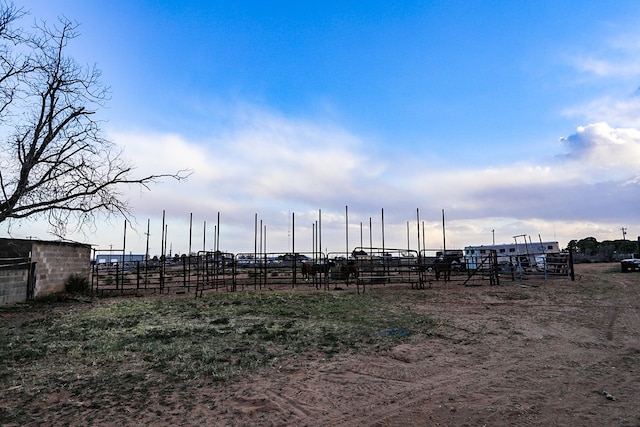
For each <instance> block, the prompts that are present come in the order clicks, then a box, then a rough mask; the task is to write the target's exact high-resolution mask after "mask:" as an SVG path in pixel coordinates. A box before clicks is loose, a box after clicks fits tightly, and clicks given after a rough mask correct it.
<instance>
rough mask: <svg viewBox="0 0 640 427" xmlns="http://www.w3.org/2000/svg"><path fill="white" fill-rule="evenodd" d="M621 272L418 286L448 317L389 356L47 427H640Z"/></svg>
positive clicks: (118, 408)
mask: <svg viewBox="0 0 640 427" xmlns="http://www.w3.org/2000/svg"><path fill="white" fill-rule="evenodd" d="M615 269H616V265H615V264H591V265H589V264H583V265H578V266H576V273H577V277H576V281H575V282H571V281H569V280H567V279H554V280H550V281H547V282H543V281H536V282H535V283H534V281H530V282H523V284H520V283H513V282H504V283H503V284H501V285H500V286H488V285H486V286H478V287H463V286H460V285H455V284H451V285H446V286H445V285H443V284H441V283H440V284H437V285H434V287H433V288H432V289H427V290H424V291H417V290H416V292H428V293H431V294H432V298H430V299H428V302H427V303H421V304H423V305H422V306H420V307H418V309H419V310H421V311H424V312H425V313H427V314H429V315H431V316H433V317H437V318H440V319H446V321H445V322H443V324H442V325H441V326H438V327H437V328H436V329H435V330H434V331H433V333H432V334H429V335H419V334H413V335H410V337H409V340H408V341H407V342H405V343H403V344H401V345H398V346H396V347H394V348H393V349H392V350H391V351H389V352H388V353H384V354H371V353H368V352H364V354H357V355H337V356H335V357H334V358H332V359H328V360H324V359H322V358H318V359H313V358H312V359H308V358H304V359H303V358H301V359H299V360H293V361H283V364H282V366H280V367H278V368H277V369H275V370H268V371H265V372H263V373H261V374H259V375H255V376H253V377H251V378H247V379H245V380H241V381H240V382H236V383H233V384H230V385H223V386H220V385H216V384H208V383H207V382H206V381H200V382H196V383H194V384H193V388H194V390H197V393H195V394H193V395H191V397H190V398H189V399H185V397H184V396H182V395H179V394H176V395H174V396H163V398H162V399H158V404H157V407H155V408H149V410H148V411H146V412H144V413H143V415H142V418H141V415H140V412H139V411H136V417H135V419H132V418H131V417H129V416H128V413H129V412H130V411H128V409H127V408H126V406H124V407H123V406H122V405H114V406H112V407H111V408H105V407H103V408H101V409H100V411H106V412H103V413H101V414H99V415H98V414H95V413H91V411H92V410H91V409H90V408H86V412H84V413H83V412H82V411H81V412H79V414H80V416H81V417H82V418H81V419H75V420H69V419H65V416H64V414H48V416H46V417H45V418H44V419H43V424H44V425H65V424H69V425H83V424H86V420H87V418H85V416H86V417H88V418H91V419H93V420H94V422H95V420H103V421H104V425H107V424H108V425H114V424H120V425H209V426H509V425H513V426H529V425H531V426H640V274H638V273H627V274H622V273H612V271H614V270H615ZM389 291H390V297H393V293H392V290H391V289H390V290H389ZM415 304H416V302H412V301H399V307H401V306H402V305H411V306H412V307H414V308H415ZM52 398H54V399H55V398H64V397H63V396H59V397H52ZM96 424H102V423H101V422H100V421H98V422H97V423H94V425H96Z"/></svg>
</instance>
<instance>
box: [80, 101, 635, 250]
mask: <svg viewBox="0 0 640 427" xmlns="http://www.w3.org/2000/svg"><path fill="white" fill-rule="evenodd" d="M216 133H217V136H216V137H215V138H210V139H208V140H198V141H192V140H189V139H188V138H186V137H184V136H180V135H177V134H172V135H163V134H154V133H151V134H145V133H140V132H132V133H127V132H119V133H113V134H111V135H110V137H111V138H112V139H113V140H114V141H115V142H116V143H117V144H119V145H121V146H123V147H124V148H125V149H126V151H125V155H126V156H127V157H128V158H129V159H130V160H131V161H132V162H133V163H134V164H136V165H137V166H138V169H137V172H138V173H140V174H149V173H158V172H163V173H167V172H175V171H176V170H178V169H192V170H194V174H193V175H192V176H191V177H190V178H189V179H188V180H187V181H186V182H173V181H171V180H166V181H164V182H163V183H160V184H159V185H155V186H152V187H151V192H145V191H142V192H141V191H140V190H139V189H137V188H136V189H133V188H132V189H131V191H130V198H131V203H132V205H133V211H134V213H135V214H136V216H137V220H138V224H137V225H136V230H135V232H134V231H131V230H130V231H129V238H128V241H129V243H128V244H129V245H130V247H131V248H132V249H131V250H134V251H135V250H140V248H144V246H145V240H146V236H145V234H144V232H145V231H146V220H147V218H151V219H152V220H151V223H152V224H151V228H152V232H151V234H152V236H151V240H152V243H151V245H152V246H153V247H159V246H160V243H159V239H160V235H161V229H160V228H161V215H162V211H163V210H165V211H166V221H167V225H168V230H169V236H170V238H169V242H171V243H173V247H174V250H175V251H180V252H186V250H187V244H188V243H187V242H188V236H189V215H190V214H193V218H194V221H193V231H192V233H193V247H194V248H197V249H200V248H201V247H202V244H203V243H202V242H203V237H204V236H203V234H205V230H204V222H205V221H206V223H207V226H206V236H207V237H206V241H207V242H209V244H208V245H207V247H208V248H209V247H210V244H211V242H212V241H213V237H212V235H213V231H214V227H215V225H216V214H217V212H220V213H221V223H222V224H221V230H220V231H221V243H222V245H223V248H224V249H227V250H233V251H251V250H253V244H254V220H255V215H256V214H257V215H258V217H259V219H260V220H262V221H263V226H264V227H266V228H268V241H269V247H270V248H272V249H271V250H287V249H288V248H289V244H290V241H289V239H290V233H291V230H290V221H291V213H292V212H293V213H295V221H296V230H295V234H296V247H297V248H298V250H308V249H310V248H311V239H312V237H311V236H312V224H313V223H314V221H316V220H317V219H318V210H319V209H321V210H322V227H323V249H327V248H328V249H329V250H343V248H344V236H345V231H344V223H345V205H348V206H349V216H350V217H349V223H350V225H351V226H350V245H351V246H356V245H358V244H359V240H360V229H359V224H360V223H361V222H362V223H363V224H364V228H365V230H364V239H365V241H367V243H368V237H369V230H368V224H369V219H370V218H372V220H373V229H372V235H373V239H374V245H375V244H379V243H380V237H381V231H380V229H381V224H380V223H381V219H380V215H381V209H383V208H384V210H385V227H386V230H387V233H389V234H387V235H386V240H387V241H386V244H387V247H388V246H392V245H396V246H398V247H405V246H406V242H407V237H406V222H407V221H410V222H411V224H412V227H414V226H415V217H416V209H417V208H418V209H420V212H421V219H422V221H425V223H426V227H427V241H429V242H433V245H434V246H437V244H438V243H437V242H440V241H441V236H442V234H441V230H440V225H441V218H440V214H441V209H443V208H444V209H445V210H446V213H447V228H448V230H449V231H448V235H447V242H448V243H447V245H448V246H449V247H463V246H465V245H468V244H481V243H488V242H490V240H489V239H490V237H491V234H492V233H491V230H495V234H496V235H497V236H500V239H499V240H500V241H509V238H510V237H511V236H513V235H516V234H523V233H527V234H530V235H533V236H537V234H541V235H542V238H543V239H545V240H548V239H551V238H552V236H558V237H557V238H558V239H559V240H561V239H566V241H564V240H561V242H562V243H561V244H566V242H567V241H568V240H570V239H573V238H578V239H579V238H583V237H586V236H587V235H594V236H595V237H597V238H599V239H600V240H602V239H605V238H616V237H617V236H616V235H615V230H616V229H618V228H619V227H620V226H625V227H627V228H628V230H629V233H630V235H633V233H635V232H634V231H633V230H634V227H637V228H638V234H640V223H639V222H638V219H637V209H636V208H635V207H637V205H638V200H639V199H640V185H639V184H640V176H639V174H638V171H640V131H638V130H636V129H633V128H615V127H612V126H610V125H608V124H607V123H594V124H590V125H587V126H582V127H579V128H578V129H577V130H576V132H575V133H574V134H573V135H570V136H567V137H566V138H563V139H562V144H561V145H559V146H558V154H557V155H556V156H555V157H553V156H552V155H547V156H546V158H547V159H552V160H551V161H549V160H547V161H545V160H544V158H542V157H541V158H540V159H531V161H528V162H518V163H514V162H509V159H508V158H505V164H503V165H499V164H498V165H495V166H493V167H491V168H481V169H467V168H462V167H460V168H458V167H452V166H449V167H448V168H443V167H442V166H440V167H438V168H434V167H433V166H432V165H431V164H428V162H427V161H424V160H422V159H421V158H411V159H410V160H408V161H406V162H405V161H398V160H396V159H393V158H389V157H380V156H377V155H376V152H377V151H376V149H375V146H374V145H373V144H371V143H370V142H369V141H367V140H365V139H363V138H361V137H359V136H358V135H354V134H353V133H350V132H348V131H347V130H345V129H343V128H340V127H339V126H336V125H334V124H326V123H315V122H312V121H310V120H299V119H288V118H286V117H283V116H280V115H276V114H272V113H268V112H260V111H255V110H254V111H253V113H252V114H248V113H245V115H244V116H243V119H242V120H238V121H235V122H232V123H231V124H229V125H228V126H227V127H225V128H224V129H217V130H216ZM563 146H564V148H565V149H566V150H567V151H566V152H565V153H564V154H560V149H561V148H562V147H563ZM547 154H548V153H547ZM408 163H410V164H411V167H410V168H409V167H407V166H406V165H407V164H408ZM114 223H116V224H115V226H114V227H105V228H104V229H101V230H98V232H96V234H95V239H94V238H93V237H90V238H88V239H87V238H86V237H83V236H80V237H78V238H77V239H78V240H85V241H86V240H89V241H91V242H97V243H101V244H102V246H103V247H104V246H105V245H106V247H108V246H109V244H113V245H118V244H119V242H120V241H121V239H120V237H119V236H121V229H122V224H121V223H120V222H119V221H114ZM609 232H611V233H613V235H607V233H609ZM412 233H413V231H412ZM585 233H587V234H585ZM598 233H601V234H598ZM392 234H393V235H392ZM69 237H70V238H73V236H69ZM413 240H415V239H413V238H411V239H410V241H413ZM376 242H377V243H376ZM429 246H431V243H430V244H429ZM114 247H115V246H114ZM133 248H137V249H133ZM276 248H277V249H276ZM300 248H304V249H300Z"/></svg>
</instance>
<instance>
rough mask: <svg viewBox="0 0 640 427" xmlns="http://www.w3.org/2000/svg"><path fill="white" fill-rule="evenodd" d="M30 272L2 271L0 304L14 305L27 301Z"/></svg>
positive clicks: (0, 272) (0, 276)
mask: <svg viewBox="0 0 640 427" xmlns="http://www.w3.org/2000/svg"><path fill="white" fill-rule="evenodd" d="M28 280H29V270H28V269H22V270H16V269H6V270H5V269H3V270H0V304H12V303H16V302H25V301H26V300H27V282H28Z"/></svg>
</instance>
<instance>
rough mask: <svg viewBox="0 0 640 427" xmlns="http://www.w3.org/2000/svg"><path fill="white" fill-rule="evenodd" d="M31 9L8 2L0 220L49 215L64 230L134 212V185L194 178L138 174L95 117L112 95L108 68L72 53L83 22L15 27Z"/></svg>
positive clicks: (1, 48)
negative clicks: (130, 193) (130, 198)
mask: <svg viewBox="0 0 640 427" xmlns="http://www.w3.org/2000/svg"><path fill="white" fill-rule="evenodd" d="M23 15H24V13H23V12H22V10H21V9H17V8H16V7H14V6H13V5H9V4H5V3H2V4H0V222H3V221H7V220H18V219H23V218H43V217H44V218H46V219H47V220H48V222H49V224H50V226H51V229H52V231H53V232H54V233H56V234H58V235H60V236H61V235H64V233H65V232H66V230H67V229H68V228H70V227H73V228H76V229H82V228H83V227H85V226H87V225H90V224H95V222H96V219H97V218H98V217H101V216H105V217H110V216H112V215H124V216H125V217H128V216H129V215H130V211H129V206H128V203H127V201H126V199H125V197H124V190H125V188H126V187H127V186H128V185H132V184H133V185H138V186H142V187H143V188H147V189H148V185H149V184H150V183H152V182H156V181H157V180H158V179H160V178H163V177H170V178H174V179H177V180H182V179H184V178H186V176H187V175H188V173H186V172H185V171H179V172H177V173H176V174H160V175H149V176H144V177H132V172H133V165H131V164H130V163H129V162H127V161H126V160H125V159H124V158H123V156H122V151H121V150H119V149H118V148H117V147H116V146H115V144H113V143H112V142H110V141H108V140H106V139H105V138H104V137H103V135H102V132H101V129H100V123H99V121H98V120H97V119H96V118H95V116H94V115H95V113H96V111H97V110H99V109H100V108H101V107H103V106H104V103H105V101H107V100H108V88H107V87H105V86H104V85H103V84H102V82H101V81H100V71H99V70H98V69H96V68H95V67H88V68H87V67H81V66H80V65H78V63H77V62H76V61H74V60H73V59H72V58H69V57H68V56H67V55H65V52H66V49H67V46H68V43H69V42H70V41H71V40H73V39H74V38H76V37H77V36H78V33H77V24H76V23H73V22H71V21H69V20H67V19H60V20H59V22H58V24H57V25H56V26H53V27H51V26H47V25H46V24H41V25H37V26H35V27H34V28H33V29H32V30H31V31H30V32H25V31H23V30H20V29H15V28H14V26H15V22H16V21H17V20H18V19H19V18H21V17H23Z"/></svg>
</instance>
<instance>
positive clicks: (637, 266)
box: [620, 258, 640, 273]
mask: <svg viewBox="0 0 640 427" xmlns="http://www.w3.org/2000/svg"><path fill="white" fill-rule="evenodd" d="M620 267H621V268H622V272H623V273H626V272H628V271H640V258H629V259H623V260H622V261H620Z"/></svg>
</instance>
